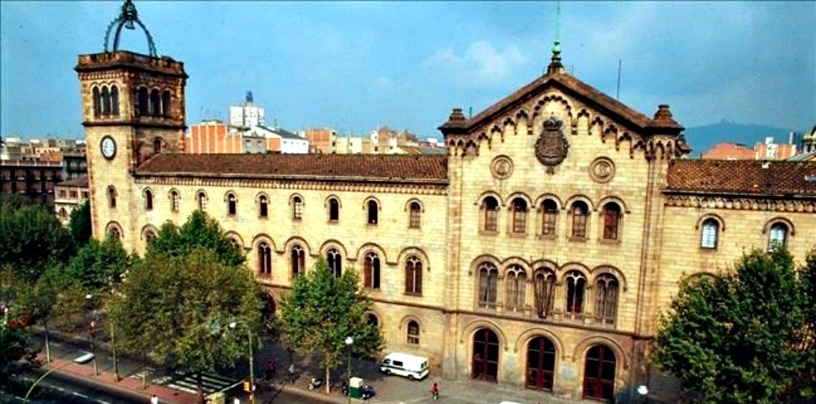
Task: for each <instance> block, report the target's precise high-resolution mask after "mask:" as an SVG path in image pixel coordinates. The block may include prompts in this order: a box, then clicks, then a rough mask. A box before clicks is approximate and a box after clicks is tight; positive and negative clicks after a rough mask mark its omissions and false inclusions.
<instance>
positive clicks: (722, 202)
mask: <svg viewBox="0 0 816 404" xmlns="http://www.w3.org/2000/svg"><path fill="white" fill-rule="evenodd" d="M664 205H665V206H671V207H690V208H709V209H728V210H756V211H773V212H798V213H814V212H816V198H814V197H804V196H802V197H790V196H788V197H774V196H770V195H756V196H751V195H711V194H702V193H701V194H668V195H665V197H664Z"/></svg>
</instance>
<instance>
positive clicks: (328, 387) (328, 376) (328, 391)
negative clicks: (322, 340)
mask: <svg viewBox="0 0 816 404" xmlns="http://www.w3.org/2000/svg"><path fill="white" fill-rule="evenodd" d="M330 369H331V368H330V367H328V366H326V394H331V373H330V371H329V370H330Z"/></svg>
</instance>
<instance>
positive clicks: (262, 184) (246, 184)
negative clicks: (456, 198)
mask: <svg viewBox="0 0 816 404" xmlns="http://www.w3.org/2000/svg"><path fill="white" fill-rule="evenodd" d="M134 178H135V183H136V184H138V185H168V186H192V187H225V188H257V189H268V190H272V189H285V190H293V191H294V190H300V191H303V190H314V191H334V192H365V193H395V194H416V195H443V196H444V195H447V194H448V186H447V185H442V184H416V183H410V182H353V181H315V180H312V181H309V180H281V179H278V180H273V179H243V178H214V177H164V176H147V175H139V176H134Z"/></svg>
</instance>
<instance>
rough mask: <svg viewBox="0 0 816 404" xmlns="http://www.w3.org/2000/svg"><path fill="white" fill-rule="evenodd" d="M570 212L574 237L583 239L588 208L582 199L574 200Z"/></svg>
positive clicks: (585, 231) (585, 235) (572, 235)
mask: <svg viewBox="0 0 816 404" xmlns="http://www.w3.org/2000/svg"><path fill="white" fill-rule="evenodd" d="M570 213H571V214H572V234H571V235H570V236H571V237H572V238H575V239H585V238H586V237H587V219H588V218H589V208H587V204H586V203H584V202H582V201H576V202H574V203H573V204H572V209H570Z"/></svg>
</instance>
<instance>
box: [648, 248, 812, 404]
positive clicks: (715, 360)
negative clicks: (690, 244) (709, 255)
mask: <svg viewBox="0 0 816 404" xmlns="http://www.w3.org/2000/svg"><path fill="white" fill-rule="evenodd" d="M799 291H800V285H799V282H798V280H797V276H796V270H795V267H794V263H793V259H792V258H791V256H790V254H789V253H788V252H787V251H786V250H784V249H781V248H780V249H775V250H774V251H772V252H771V253H765V252H763V251H753V252H751V253H749V254H746V255H745V256H743V258H742V259H741V260H740V261H739V262H738V263H737V265H736V268H735V270H734V271H731V272H729V273H724V274H720V275H719V276H717V277H714V278H713V279H706V278H698V279H697V280H689V281H685V282H683V283H682V284H681V286H680V291H679V293H678V296H677V297H676V298H675V300H674V301H673V302H672V305H671V311H670V313H669V314H668V315H667V316H665V317H664V318H662V320H661V328H660V330H659V331H658V334H657V338H656V347H655V352H654V360H655V362H656V363H657V364H658V366H659V367H660V368H662V369H663V370H664V371H666V372H667V373H669V374H672V375H674V376H676V377H678V378H680V379H681V381H682V389H683V391H684V392H696V393H698V394H701V395H702V397H703V400H704V401H705V402H735V403H777V402H782V401H784V399H785V398H786V396H787V394H788V393H789V391H790V385H791V381H792V380H793V378H794V376H795V375H797V374H798V372H800V371H801V370H802V365H803V364H802V360H801V356H800V355H799V354H798V353H797V349H796V347H795V345H796V344H795V341H796V340H797V338H798V337H799V336H800V335H801V331H802V329H803V326H804V316H803V310H802V307H803V306H802V305H803V303H804V301H803V299H802V296H801V294H800V293H797V292H799Z"/></svg>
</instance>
